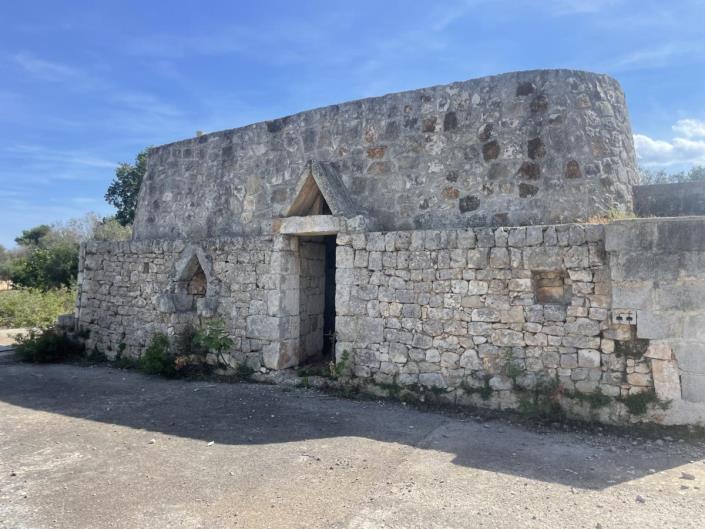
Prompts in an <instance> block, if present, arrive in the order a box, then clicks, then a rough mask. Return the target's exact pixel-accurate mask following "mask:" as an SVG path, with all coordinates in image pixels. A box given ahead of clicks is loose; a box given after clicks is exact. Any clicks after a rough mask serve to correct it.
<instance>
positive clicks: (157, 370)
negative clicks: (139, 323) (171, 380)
mask: <svg viewBox="0 0 705 529" xmlns="http://www.w3.org/2000/svg"><path fill="white" fill-rule="evenodd" d="M140 367H141V368H142V371H144V372H145V373H147V374H148V375H163V376H173V375H174V373H175V371H176V369H175V367H174V357H173V356H172V355H171V354H170V353H169V338H167V337H166V336H165V335H163V334H161V333H157V334H155V335H154V336H153V337H152V340H151V341H150V342H149V345H148V346H147V349H146V350H145V352H144V354H143V355H142V357H141V358H140Z"/></svg>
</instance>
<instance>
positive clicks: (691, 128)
mask: <svg viewBox="0 0 705 529" xmlns="http://www.w3.org/2000/svg"><path fill="white" fill-rule="evenodd" d="M671 128H672V129H673V132H675V133H676V134H680V135H682V136H684V137H686V138H705V121H700V120H699V119H679V120H678V121H676V124H675V125H673V127H671Z"/></svg>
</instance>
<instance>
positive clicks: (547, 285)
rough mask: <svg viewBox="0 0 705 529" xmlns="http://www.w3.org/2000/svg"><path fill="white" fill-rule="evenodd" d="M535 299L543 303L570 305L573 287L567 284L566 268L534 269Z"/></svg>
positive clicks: (532, 275)
mask: <svg viewBox="0 0 705 529" xmlns="http://www.w3.org/2000/svg"><path fill="white" fill-rule="evenodd" d="M531 284H532V285H533V287H534V301H535V302H536V303H538V304H541V305H563V306H565V305H570V298H571V297H572V289H571V287H570V284H568V285H566V273H565V270H551V271H532V272H531Z"/></svg>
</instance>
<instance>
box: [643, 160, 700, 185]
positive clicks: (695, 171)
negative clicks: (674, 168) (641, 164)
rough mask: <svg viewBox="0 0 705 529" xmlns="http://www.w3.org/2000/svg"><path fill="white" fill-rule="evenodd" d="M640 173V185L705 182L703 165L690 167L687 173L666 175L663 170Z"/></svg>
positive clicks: (646, 170)
mask: <svg viewBox="0 0 705 529" xmlns="http://www.w3.org/2000/svg"><path fill="white" fill-rule="evenodd" d="M640 173H641V183H642V184H672V183H683V182H696V181H701V180H705V166H703V165H697V166H695V167H692V168H691V169H690V170H689V171H687V172H686V171H680V172H678V173H667V172H666V171H664V170H663V169H660V170H658V171H655V170H650V169H641V170H640Z"/></svg>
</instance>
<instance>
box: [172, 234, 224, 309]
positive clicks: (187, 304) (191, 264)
mask: <svg viewBox="0 0 705 529" xmlns="http://www.w3.org/2000/svg"><path fill="white" fill-rule="evenodd" d="M217 285H218V282H217V280H216V278H215V276H214V275H213V266H212V264H211V261H210V259H209V258H208V256H207V255H206V253H205V252H204V251H203V249H202V248H200V247H198V246H189V247H187V248H186V249H185V250H184V251H183V252H182V253H181V256H180V257H179V259H178V260H177V261H176V263H175V265H174V275H173V280H172V285H171V288H170V292H169V293H168V294H166V295H164V296H162V297H161V299H160V302H159V303H160V310H161V311H162V312H194V313H197V314H198V315H199V316H212V315H213V314H214V313H215V309H216V306H217V290H218V288H217Z"/></svg>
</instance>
